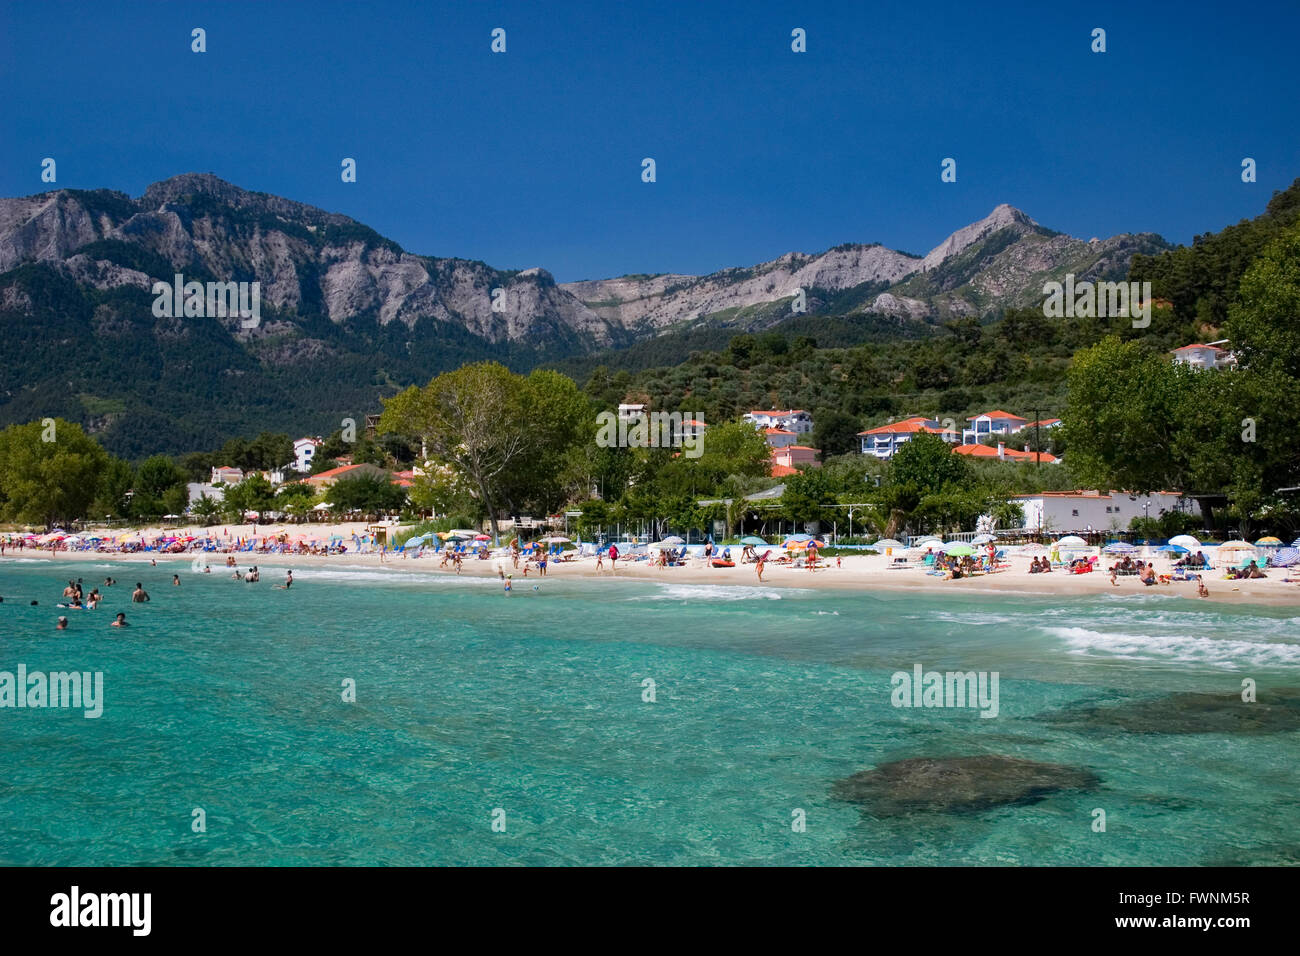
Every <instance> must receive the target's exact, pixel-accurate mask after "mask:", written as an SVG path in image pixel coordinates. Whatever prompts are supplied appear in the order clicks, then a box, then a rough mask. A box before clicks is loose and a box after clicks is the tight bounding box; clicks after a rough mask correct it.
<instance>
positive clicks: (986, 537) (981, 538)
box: [970, 534, 997, 544]
mask: <svg viewBox="0 0 1300 956" xmlns="http://www.w3.org/2000/svg"><path fill="white" fill-rule="evenodd" d="M996 540H997V538H995V537H994V536H993V535H991V534H977V535H975V537H973V538H971V539H970V543H971V544H988V543H989V542H990V541H996Z"/></svg>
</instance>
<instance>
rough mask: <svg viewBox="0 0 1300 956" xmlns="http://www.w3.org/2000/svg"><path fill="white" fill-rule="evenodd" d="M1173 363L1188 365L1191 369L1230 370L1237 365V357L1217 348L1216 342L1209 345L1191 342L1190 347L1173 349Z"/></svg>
mask: <svg viewBox="0 0 1300 956" xmlns="http://www.w3.org/2000/svg"><path fill="white" fill-rule="evenodd" d="M1224 341H1226V340H1224ZM1174 362H1175V363H1177V364H1179V365H1190V366H1192V367H1193V368H1232V367H1233V366H1235V365H1236V364H1237V356H1235V355H1233V354H1232V353H1231V352H1229V351H1228V350H1227V349H1221V348H1219V344H1218V343H1217V342H1211V343H1210V344H1209V345H1201V344H1200V343H1199V342H1193V343H1192V344H1191V345H1184V346H1183V347H1182V348H1180V349H1174Z"/></svg>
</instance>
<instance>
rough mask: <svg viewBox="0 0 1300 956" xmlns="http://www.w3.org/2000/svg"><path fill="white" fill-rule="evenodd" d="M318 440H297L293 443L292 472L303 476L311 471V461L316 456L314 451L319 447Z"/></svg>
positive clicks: (319, 442)
mask: <svg viewBox="0 0 1300 956" xmlns="http://www.w3.org/2000/svg"><path fill="white" fill-rule="evenodd" d="M321 444H322V443H321V440H320V439H319V438H299V439H298V440H297V441H296V442H294V443H293V457H294V460H293V470H294V471H296V472H298V473H299V474H302V475H305V474H307V473H308V472H310V471H311V462H312V459H313V458H314V457H315V456H316V449H317V448H319V447H320V446H321Z"/></svg>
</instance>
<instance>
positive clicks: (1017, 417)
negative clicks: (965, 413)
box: [966, 409, 1028, 422]
mask: <svg viewBox="0 0 1300 956" xmlns="http://www.w3.org/2000/svg"><path fill="white" fill-rule="evenodd" d="M977 418H1013V419H1015V420H1016V421H1018V422H1023V421H1028V419H1026V418H1024V417H1023V416H1021V415H1012V414H1011V413H1010V412H1004V411H1002V410H1001V409H998V410H997V411H995V412H985V413H984V414H983V415H972V416H970V418H968V419H966V421H968V422H973V421H975V419H977Z"/></svg>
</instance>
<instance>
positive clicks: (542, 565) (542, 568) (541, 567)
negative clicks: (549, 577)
mask: <svg viewBox="0 0 1300 956" xmlns="http://www.w3.org/2000/svg"><path fill="white" fill-rule="evenodd" d="M537 573H538V575H540V576H541V577H546V552H545V551H543V552H542V553H541V554H540V555H538V558H537Z"/></svg>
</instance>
